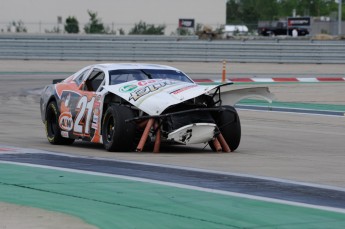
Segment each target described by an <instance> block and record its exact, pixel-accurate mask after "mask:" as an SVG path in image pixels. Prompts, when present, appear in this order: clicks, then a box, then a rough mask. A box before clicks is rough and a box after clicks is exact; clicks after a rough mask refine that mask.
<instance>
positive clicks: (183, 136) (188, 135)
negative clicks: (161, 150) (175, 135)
mask: <svg viewBox="0 0 345 229" xmlns="http://www.w3.org/2000/svg"><path fill="white" fill-rule="evenodd" d="M192 136H193V130H192V129H187V130H186V132H184V133H182V134H180V136H179V140H180V142H183V143H185V144H187V143H188V142H189V141H190V139H191V138H192Z"/></svg>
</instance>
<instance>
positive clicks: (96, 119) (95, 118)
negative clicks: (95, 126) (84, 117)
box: [92, 115, 98, 123]
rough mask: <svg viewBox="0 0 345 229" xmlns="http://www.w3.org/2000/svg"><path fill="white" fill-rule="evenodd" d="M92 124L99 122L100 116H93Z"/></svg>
mask: <svg viewBox="0 0 345 229" xmlns="http://www.w3.org/2000/svg"><path fill="white" fill-rule="evenodd" d="M92 122H94V123H97V122H98V115H93V118H92Z"/></svg>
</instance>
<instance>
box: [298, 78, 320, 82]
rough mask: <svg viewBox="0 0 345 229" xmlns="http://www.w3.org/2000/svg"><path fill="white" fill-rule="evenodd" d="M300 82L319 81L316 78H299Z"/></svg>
mask: <svg viewBox="0 0 345 229" xmlns="http://www.w3.org/2000/svg"><path fill="white" fill-rule="evenodd" d="M297 80H298V81H299V82H308V83H317V82H319V80H318V79H316V78H297Z"/></svg>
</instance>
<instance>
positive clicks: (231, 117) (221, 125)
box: [209, 106, 241, 151]
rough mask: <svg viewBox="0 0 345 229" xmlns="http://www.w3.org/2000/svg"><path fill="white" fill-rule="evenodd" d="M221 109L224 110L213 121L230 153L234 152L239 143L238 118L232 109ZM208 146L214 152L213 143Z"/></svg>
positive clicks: (227, 107) (239, 129)
mask: <svg viewBox="0 0 345 229" xmlns="http://www.w3.org/2000/svg"><path fill="white" fill-rule="evenodd" d="M223 108H225V109H224V110H223V111H221V112H220V113H219V114H218V115H217V116H216V117H215V121H216V124H217V126H218V129H219V131H220V133H221V134H222V135H223V137H224V139H225V141H226V143H228V145H229V147H230V149H231V151H234V150H236V149H237V148H238V146H239V145H240V141H241V123H240V118H239V116H238V114H237V111H236V110H235V108H234V107H232V106H223ZM209 144H210V147H211V149H212V150H213V151H215V150H216V149H215V147H214V145H213V143H212V142H209Z"/></svg>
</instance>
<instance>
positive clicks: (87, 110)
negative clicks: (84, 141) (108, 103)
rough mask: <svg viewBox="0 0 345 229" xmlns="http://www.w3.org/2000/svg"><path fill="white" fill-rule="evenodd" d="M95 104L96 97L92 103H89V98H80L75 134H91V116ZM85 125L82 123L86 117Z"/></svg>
mask: <svg viewBox="0 0 345 229" xmlns="http://www.w3.org/2000/svg"><path fill="white" fill-rule="evenodd" d="M94 102H95V97H92V99H91V100H90V101H87V97H86V96H83V97H81V98H80V100H79V102H78V104H77V107H76V109H77V110H79V112H78V114H77V116H76V118H75V122H74V128H73V129H74V132H76V133H80V134H87V135H88V134H90V123H91V114H92V108H93V104H94ZM85 115H86V118H85V122H84V125H83V123H82V119H83V117H85ZM83 127H84V133H83Z"/></svg>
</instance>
